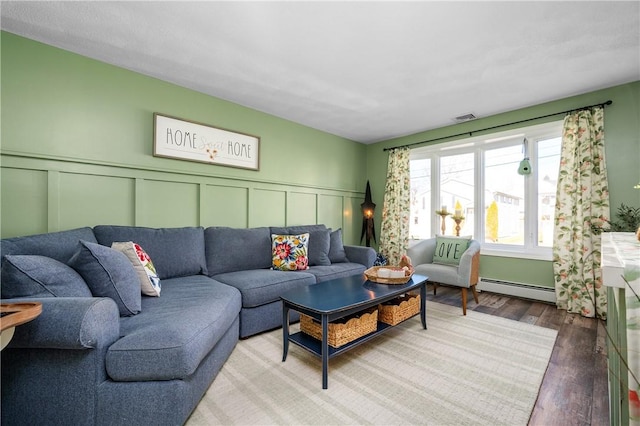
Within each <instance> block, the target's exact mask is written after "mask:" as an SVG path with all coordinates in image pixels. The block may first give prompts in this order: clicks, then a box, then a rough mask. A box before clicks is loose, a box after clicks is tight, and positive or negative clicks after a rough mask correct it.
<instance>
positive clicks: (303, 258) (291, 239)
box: [271, 234, 309, 271]
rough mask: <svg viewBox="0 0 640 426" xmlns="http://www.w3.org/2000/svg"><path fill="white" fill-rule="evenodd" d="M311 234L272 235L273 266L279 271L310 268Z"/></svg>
mask: <svg viewBox="0 0 640 426" xmlns="http://www.w3.org/2000/svg"><path fill="white" fill-rule="evenodd" d="M308 246H309V234H300V235H276V234H272V235H271V268H272V269H276V270H278V271H304V270H305V269H309V257H308V256H307V253H308Z"/></svg>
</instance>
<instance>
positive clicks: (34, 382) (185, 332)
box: [0, 225, 375, 425]
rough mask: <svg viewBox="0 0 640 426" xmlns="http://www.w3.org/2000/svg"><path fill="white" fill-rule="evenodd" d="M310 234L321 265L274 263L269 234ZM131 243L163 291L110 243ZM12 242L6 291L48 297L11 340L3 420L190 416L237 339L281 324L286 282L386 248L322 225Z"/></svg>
mask: <svg viewBox="0 0 640 426" xmlns="http://www.w3.org/2000/svg"><path fill="white" fill-rule="evenodd" d="M302 232H308V233H309V234H310V237H309V248H308V253H309V266H310V267H309V269H307V270H305V271H294V272H289V271H287V272H285V271H277V270H272V269H271V261H272V258H271V234H272V233H273V234H288V233H302ZM123 241H133V242H135V243H137V244H139V245H140V246H141V247H142V248H143V249H144V251H145V252H146V253H147V254H148V256H149V257H150V258H151V260H152V262H153V265H154V266H155V270H156V272H157V276H158V277H159V279H160V285H161V292H160V296H159V297H152V296H145V295H140V287H139V285H140V284H139V281H137V280H138V279H139V277H136V276H135V274H136V272H135V270H134V267H133V266H131V263H130V262H129V260H127V259H126V257H125V256H124V255H123V254H122V253H120V252H117V251H115V250H113V249H111V248H110V246H111V244H112V243H113V242H123ZM0 254H1V256H2V275H1V278H2V283H1V290H2V302H3V303H6V302H16V301H19V300H25V298H26V300H28V301H34V300H37V301H40V302H41V303H42V314H41V315H40V316H39V317H37V318H36V319H35V320H33V321H31V322H29V323H27V324H24V325H21V326H19V327H17V328H16V331H15V335H14V337H13V339H12V341H11V342H10V343H9V345H8V346H7V347H6V348H5V349H4V350H3V351H2V363H1V368H2V388H1V394H2V401H1V402H2V408H1V412H2V424H3V425H4V424H7V425H9V424H11V425H20V424H29V425H36V424H47V425H52V424H65V425H69V424H75V425H120V424H122V425H124V424H127V425H132V424H145V425H147V424H154V425H180V424H183V423H184V422H185V421H186V419H187V418H188V417H189V415H190V413H191V412H192V410H193V409H194V408H195V406H196V405H197V404H198V402H199V401H200V399H201V398H202V396H203V395H204V393H205V391H206V390H207V388H208V387H209V385H210V384H211V382H212V381H213V379H214V378H215V376H216V374H217V373H218V372H219V370H220V369H221V368H222V366H223V364H224V362H225V361H226V360H227V358H228V357H229V355H230V354H231V352H232V351H233V348H234V347H235V345H236V343H237V341H238V339H239V338H246V337H249V336H251V335H253V334H256V333H260V332H263V331H266V330H270V329H273V328H276V327H279V326H280V325H281V323H282V318H281V316H282V310H281V303H280V299H279V297H280V294H282V292H284V291H286V290H288V289H291V288H296V287H299V286H306V285H313V284H316V283H318V282H320V281H323V280H327V279H331V278H335V277H340V276H348V275H353V274H359V273H362V272H363V271H364V270H365V269H366V268H368V267H370V266H371V265H372V264H373V262H374V260H375V252H374V250H373V249H371V248H368V247H359V246H344V245H343V244H342V237H341V233H340V230H336V231H331V230H329V229H327V228H326V227H325V226H324V225H310V226H302V227H288V228H275V227H273V228H269V227H263V228H249V229H235V228H225V227H211V228H207V229H204V228H202V227H186V228H161V229H155V228H143V227H131V226H106V225H100V226H96V227H94V228H79V229H74V230H69V231H62V232H55V233H49V234H41V235H33V236H26V237H19V238H10V239H4V240H1V241H0ZM136 284H137V285H138V287H137V288H136V287H135V285H136ZM131 288H134V290H135V291H133V292H132V291H131ZM136 291H137V293H136ZM94 293H97V294H98V296H99V297H96V296H95V295H94ZM293 320H295V318H294V319H293Z"/></svg>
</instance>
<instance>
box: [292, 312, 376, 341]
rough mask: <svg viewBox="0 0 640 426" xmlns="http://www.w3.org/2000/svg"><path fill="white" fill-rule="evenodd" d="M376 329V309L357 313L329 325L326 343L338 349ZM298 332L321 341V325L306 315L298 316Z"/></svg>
mask: <svg viewBox="0 0 640 426" xmlns="http://www.w3.org/2000/svg"><path fill="white" fill-rule="evenodd" d="M377 329H378V309H377V308H371V309H369V310H366V311H363V312H359V313H358V314H356V315H351V316H348V317H345V318H342V319H340V320H339V322H330V323H329V333H328V336H327V341H328V342H329V345H331V346H333V347H334V348H339V347H340V346H343V345H345V344H346V343H349V342H351V341H353V340H356V339H358V338H360V337H362V336H365V335H367V334H369V333H372V332H374V331H376V330H377ZM300 331H302V332H303V333H305V334H308V335H309V336H311V337H314V338H316V339H318V340H322V324H321V323H320V322H319V321H317V320H314V319H313V318H311V317H310V316H308V315H304V314H300Z"/></svg>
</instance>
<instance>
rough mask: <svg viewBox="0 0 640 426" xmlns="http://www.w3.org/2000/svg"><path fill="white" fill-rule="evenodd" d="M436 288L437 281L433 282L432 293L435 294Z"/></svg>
mask: <svg viewBox="0 0 640 426" xmlns="http://www.w3.org/2000/svg"><path fill="white" fill-rule="evenodd" d="M436 288H438V283H433V295H434V296H435V295H436Z"/></svg>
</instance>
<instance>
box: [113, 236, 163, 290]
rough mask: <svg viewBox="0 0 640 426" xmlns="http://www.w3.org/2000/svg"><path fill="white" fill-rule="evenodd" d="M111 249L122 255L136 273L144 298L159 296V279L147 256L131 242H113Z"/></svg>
mask: <svg viewBox="0 0 640 426" xmlns="http://www.w3.org/2000/svg"><path fill="white" fill-rule="evenodd" d="M111 248H112V249H115V250H118V251H121V252H122V253H124V254H125V255H126V256H127V258H128V259H129V261H130V262H131V264H132V265H133V269H135V271H136V275H137V276H138V280H139V281H140V290H141V291H142V294H144V295H146V296H156V297H158V296H160V289H161V286H160V278H159V277H158V274H157V272H156V268H155V267H154V266H153V262H152V261H151V258H150V257H149V255H148V254H147V253H146V252H145V251H144V250H143V249H142V247H140V245H138V244H136V243H134V242H133V241H126V242H114V243H112V244H111Z"/></svg>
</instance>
